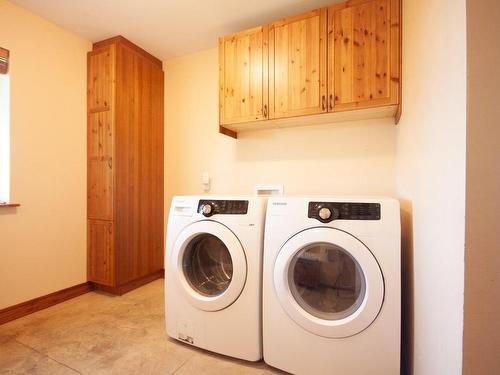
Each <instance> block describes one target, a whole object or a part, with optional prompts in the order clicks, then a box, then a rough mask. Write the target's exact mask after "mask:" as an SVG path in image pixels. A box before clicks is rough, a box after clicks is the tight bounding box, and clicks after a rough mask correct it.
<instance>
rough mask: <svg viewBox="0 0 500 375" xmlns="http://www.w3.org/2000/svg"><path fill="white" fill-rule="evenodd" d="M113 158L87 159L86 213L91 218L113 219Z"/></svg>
mask: <svg viewBox="0 0 500 375" xmlns="http://www.w3.org/2000/svg"><path fill="white" fill-rule="evenodd" d="M112 163H113V160H112V158H95V159H91V160H89V161H88V186H87V194H88V195H87V211H88V212H87V215H88V217H89V218H92V219H102V220H112V219H113V169H112V168H113V164H112Z"/></svg>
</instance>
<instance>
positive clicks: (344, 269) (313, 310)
mask: <svg viewBox="0 0 500 375" xmlns="http://www.w3.org/2000/svg"><path fill="white" fill-rule="evenodd" d="M274 287H275V291H276V294H277V296H278V299H279V301H280V304H281V306H282V307H283V309H284V310H285V311H286V313H287V314H288V315H289V316H290V318H291V319H293V320H294V321H295V322H296V323H297V324H298V325H300V326H301V327H303V328H304V329H306V330H307V331H309V332H311V333H314V334H316V335H319V336H323V337H328V338H342V337H348V336H352V335H355V334H357V333H359V332H361V331H363V330H364V329H365V328H367V327H368V326H369V325H370V324H371V323H372V322H373V321H374V320H375V318H376V317H377V315H378V313H379V312H380V309H381V307H382V303H383V300H384V280H383V277H382V272H381V270H380V267H379V265H378V263H377V261H376V259H375V258H374V256H373V254H372V253H371V252H370V250H369V249H368V248H367V247H366V246H365V245H364V244H363V243H362V242H361V241H359V240H358V239H357V238H355V237H353V236H352V235H350V234H348V233H346V232H344V231H341V230H337V229H334V228H325V227H321V228H311V229H307V230H304V231H302V232H299V233H298V234H296V235H294V236H293V237H291V238H290V239H289V240H288V241H287V242H286V243H285V244H284V245H283V247H282V248H281V250H280V251H279V253H278V256H277V258H276V262H275V266H274Z"/></svg>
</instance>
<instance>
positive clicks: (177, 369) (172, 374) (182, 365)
mask: <svg viewBox="0 0 500 375" xmlns="http://www.w3.org/2000/svg"><path fill="white" fill-rule="evenodd" d="M194 356H195V355H194V354H192V355H191V356H190V357H189V358H188V359H186V360H185V361H184V362H182V363H181V365H180V366H179V367H177V368H176V369H175V370H174V371H173V372H172V373H171V374H170V375H174V374H175V373H176V372H177V371H179V370H180V369H181V368H182V367H184V365H185V364H186V363H188V362H189V361H190V360H191V359H192V358H193V357H194Z"/></svg>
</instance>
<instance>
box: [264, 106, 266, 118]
mask: <svg viewBox="0 0 500 375" xmlns="http://www.w3.org/2000/svg"><path fill="white" fill-rule="evenodd" d="M264 118H267V104H264Z"/></svg>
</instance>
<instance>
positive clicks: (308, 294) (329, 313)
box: [263, 198, 401, 375]
mask: <svg viewBox="0 0 500 375" xmlns="http://www.w3.org/2000/svg"><path fill="white" fill-rule="evenodd" d="M400 284H401V281H400V212H399V202H398V201H397V200H394V199H352V198H314V199H305V198H274V199H270V200H269V201H268V209H267V216H266V232H265V240H264V271H263V340H264V360H265V361H266V362H267V363H269V364H270V365H271V366H275V367H277V368H280V369H282V370H285V371H288V372H291V373H293V374H308V375H311V374H342V375H362V374H370V375H376V374H380V375H392V374H394V375H395V374H399V372H400V324H401V320H400V316H401V313H400V310H401V307H400V306H401V304H400V299H401V297H400V293H401V287H400Z"/></svg>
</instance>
